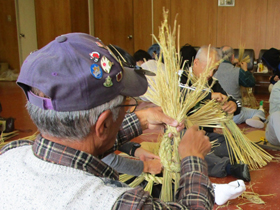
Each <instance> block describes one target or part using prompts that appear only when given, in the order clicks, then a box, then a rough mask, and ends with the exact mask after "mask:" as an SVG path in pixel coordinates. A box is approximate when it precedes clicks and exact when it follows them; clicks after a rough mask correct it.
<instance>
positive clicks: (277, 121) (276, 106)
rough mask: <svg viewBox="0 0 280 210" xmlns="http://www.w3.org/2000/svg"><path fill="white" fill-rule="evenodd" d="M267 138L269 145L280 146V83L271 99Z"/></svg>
mask: <svg viewBox="0 0 280 210" xmlns="http://www.w3.org/2000/svg"><path fill="white" fill-rule="evenodd" d="M267 121H268V123H267V126H266V131H265V136H266V139H267V140H268V141H269V143H271V144H273V145H275V146H280V130H279V128H280V81H278V82H276V83H275V84H274V85H273V88H272V91H271V93H270V97H269V117H268V119H267Z"/></svg>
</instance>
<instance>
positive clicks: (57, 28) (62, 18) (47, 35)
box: [35, 0, 71, 48]
mask: <svg viewBox="0 0 280 210" xmlns="http://www.w3.org/2000/svg"><path fill="white" fill-rule="evenodd" d="M35 11H36V27H37V41H38V48H41V47H43V46H45V45H46V44H48V43H49V42H50V41H52V40H54V39H55V38H56V37H57V36H58V35H61V34H66V33H69V32H71V19H70V3H69V0H59V1H57V0H48V3H46V1H45V0H35Z"/></svg>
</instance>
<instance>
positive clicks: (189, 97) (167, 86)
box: [145, 11, 224, 201]
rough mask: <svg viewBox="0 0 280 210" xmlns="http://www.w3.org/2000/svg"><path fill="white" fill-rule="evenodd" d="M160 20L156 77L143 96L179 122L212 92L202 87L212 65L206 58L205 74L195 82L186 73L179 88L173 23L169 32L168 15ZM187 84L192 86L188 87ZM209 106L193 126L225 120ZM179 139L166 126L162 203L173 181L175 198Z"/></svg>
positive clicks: (162, 150)
mask: <svg viewBox="0 0 280 210" xmlns="http://www.w3.org/2000/svg"><path fill="white" fill-rule="evenodd" d="M163 16H164V21H163V22H162V25H161V27H160V32H159V39H157V38H156V37H155V36H154V39H155V40H156V41H157V43H158V44H159V45H160V49H161V53H160V55H159V58H158V63H157V74H156V77H155V79H154V80H149V85H150V87H149V90H148V91H147V94H146V95H145V96H146V97H147V98H148V99H149V100H150V101H151V102H153V103H154V104H156V105H158V106H160V107H161V108H162V110H163V112H164V113H165V114H166V115H168V116H170V117H172V118H174V119H176V120H177V121H178V122H181V121H182V120H183V119H184V118H186V117H187V116H186V114H187V113H188V112H189V111H190V110H191V109H192V108H194V107H195V106H196V104H197V103H198V102H200V101H202V100H203V99H204V98H205V97H206V96H207V95H208V94H209V92H210V91H211V89H210V87H207V86H206V85H205V84H208V83H207V81H208V80H207V77H208V75H209V73H210V71H211V70H212V69H213V68H212V67H213V66H212V64H213V62H211V58H209V55H208V58H207V66H206V70H205V72H204V73H202V74H201V75H200V77H199V78H195V77H194V75H192V76H191V75H190V74H191V73H190V72H189V71H186V72H185V73H186V74H189V76H188V81H187V83H186V85H182V84H181V85H180V86H179V84H178V81H179V80H180V76H179V75H178V70H179V69H180V64H181V58H180V53H178V52H180V50H179V47H180V45H179V43H178V44H177V46H178V48H177V51H176V36H175V35H176V19H175V22H174V29H173V31H171V28H170V27H169V26H168V24H167V17H168V11H163ZM179 28H180V27H178V31H179ZM178 40H179V33H178ZM208 54H209V53H208ZM162 57H164V65H162V63H161V60H162ZM214 65H215V64H214ZM163 66H164V68H163ZM190 81H191V83H192V85H191V86H188V84H190ZM182 87H183V88H182ZM209 103H210V104H209V105H208V106H205V108H203V107H200V108H199V109H198V110H197V113H196V116H195V117H192V119H193V120H195V123H196V124H199V125H200V123H201V124H202V125H203V126H209V123H208V124H207V122H206V120H205V118H202V120H201V121H199V119H197V117H202V116H203V115H204V114H205V113H206V112H207V116H208V117H210V119H211V118H213V121H211V122H210V123H211V124H213V122H214V121H215V122H217V121H218V119H217V116H218V118H221V117H224V113H222V112H219V111H217V112H213V111H212V110H211V109H212V106H214V104H215V101H210V102H209ZM205 105H206V104H205ZM211 112H212V115H211ZM208 120H209V119H208ZM187 122H188V123H187V127H189V126H191V125H192V124H194V123H191V121H190V120H187ZM168 133H172V134H173V138H172V139H171V138H169V137H168ZM180 135H182V134H179V133H178V132H177V131H176V128H173V127H171V126H167V129H166V131H165V134H164V135H163V137H162V139H161V144H160V149H159V156H160V158H161V161H162V165H163V166H164V171H163V183H162V191H161V199H162V200H163V201H173V192H172V183H173V180H174V194H175V192H176V190H177V188H178V186H179V183H178V182H179V179H180V158H179V154H178V145H179V142H180V141H181V136H180Z"/></svg>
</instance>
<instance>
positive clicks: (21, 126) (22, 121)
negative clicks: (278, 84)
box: [0, 82, 280, 210]
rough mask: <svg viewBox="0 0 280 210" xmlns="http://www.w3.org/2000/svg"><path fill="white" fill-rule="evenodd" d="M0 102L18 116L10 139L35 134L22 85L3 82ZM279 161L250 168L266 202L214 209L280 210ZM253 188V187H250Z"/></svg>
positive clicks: (149, 135) (152, 137)
mask: <svg viewBox="0 0 280 210" xmlns="http://www.w3.org/2000/svg"><path fill="white" fill-rule="evenodd" d="M0 96H1V97H0V103H1V104H2V109H3V111H2V112H1V113H0V116H1V117H4V118H8V117H13V118H15V129H16V130H18V131H19V135H18V136H16V137H13V138H12V139H11V140H15V139H19V138H23V137H26V136H30V135H32V134H34V133H35V132H36V131H37V129H36V126H35V125H34V124H33V123H32V121H31V120H30V118H29V115H28V113H27V111H26V109H25V101H26V99H25V96H24V94H23V92H22V91H21V90H20V88H19V87H18V86H17V85H16V84H15V82H0ZM256 98H257V100H258V101H260V100H264V109H265V110H266V111H268V108H269V104H268V98H269V95H267V94H266V95H256ZM148 106H150V104H145V103H142V104H141V105H140V108H143V107H148ZM239 127H240V128H241V129H242V130H244V131H245V132H250V131H253V130H255V129H254V128H250V127H249V126H247V125H246V124H242V125H240V126H239ZM157 136H158V133H156V132H152V131H149V130H148V131H145V132H144V135H141V136H140V137H138V138H136V139H135V140H133V141H135V142H144V141H156V139H157ZM267 151H268V152H269V153H270V154H272V155H274V156H275V157H278V158H279V156H280V151H273V150H267ZM279 169H280V163H279V161H278V160H277V159H276V160H274V161H273V162H270V163H269V164H268V165H267V166H265V167H263V168H262V169H259V170H255V171H251V182H250V183H246V187H247V190H246V191H248V192H249V191H252V190H253V191H254V192H255V193H256V194H259V196H258V197H259V198H261V199H262V200H263V201H264V202H265V204H253V203H249V201H248V200H247V199H241V198H237V199H235V200H232V201H230V203H229V204H228V205H227V206H224V207H223V206H219V207H218V206H215V208H214V209H222V210H223V209H229V210H233V209H244V210H250V209H254V210H258V209H269V210H270V209H272V210H277V209H280V205H279V204H280V200H278V198H279V196H280V185H278V182H279V180H280V173H279ZM210 179H211V181H212V182H214V183H221V184H222V183H228V182H230V181H233V180H235V178H233V177H231V176H228V177H226V178H213V177H211V178H210ZM250 188H251V189H250Z"/></svg>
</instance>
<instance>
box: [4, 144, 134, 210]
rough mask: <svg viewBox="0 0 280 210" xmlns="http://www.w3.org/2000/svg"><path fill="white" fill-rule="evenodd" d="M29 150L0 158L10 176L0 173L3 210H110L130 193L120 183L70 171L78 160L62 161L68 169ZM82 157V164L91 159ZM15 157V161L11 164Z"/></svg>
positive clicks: (28, 146)
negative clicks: (116, 202)
mask: <svg viewBox="0 0 280 210" xmlns="http://www.w3.org/2000/svg"><path fill="white" fill-rule="evenodd" d="M31 147H32V146H31V145H25V146H21V147H18V148H15V149H10V150H9V151H7V152H5V153H4V154H2V155H1V159H0V164H1V169H2V170H5V171H6V173H7V174H9V176H6V175H5V174H3V173H0V180H1V189H2V190H4V191H3V192H5V197H9V199H5V200H2V199H1V198H0V201H1V206H2V207H1V208H2V209H42V203H43V204H44V207H43V209H79V208H81V207H83V209H111V207H112V206H113V205H114V203H115V201H116V199H117V198H118V197H119V196H120V195H121V194H122V193H123V192H125V191H127V190H129V189H130V188H129V187H124V188H121V187H120V186H125V185H124V184H122V183H121V182H118V181H112V180H111V179H108V178H102V177H97V176H94V175H92V174H90V173H87V172H86V171H83V170H80V169H76V168H72V167H71V164H76V165H79V161H80V160H71V159H68V160H66V159H63V161H65V162H67V164H68V165H67V164H66V165H65V166H62V165H58V164H53V163H51V162H47V161H45V160H42V159H39V158H37V157H36V156H34V154H33V152H32V148H31ZM33 147H38V145H34V146H33ZM36 149H38V150H39V149H42V148H39V147H38V148H36ZM68 149H70V148H68ZM38 150H37V151H38ZM64 152H66V153H67V152H68V150H66V151H64ZM81 155H83V156H82V157H81V160H83V159H84V158H86V157H90V156H89V155H87V154H86V153H83V154H81ZM14 157H17V159H16V161H13V164H10V163H11V162H10V160H12V159H14ZM51 160H52V157H49V161H51ZM11 179H12V180H13V181H12V182H11V181H10V180H11ZM108 183H110V185H108ZM5 189H9V190H5ZM116 190H117V191H116ZM1 197H2V198H4V197H3V196H1Z"/></svg>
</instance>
